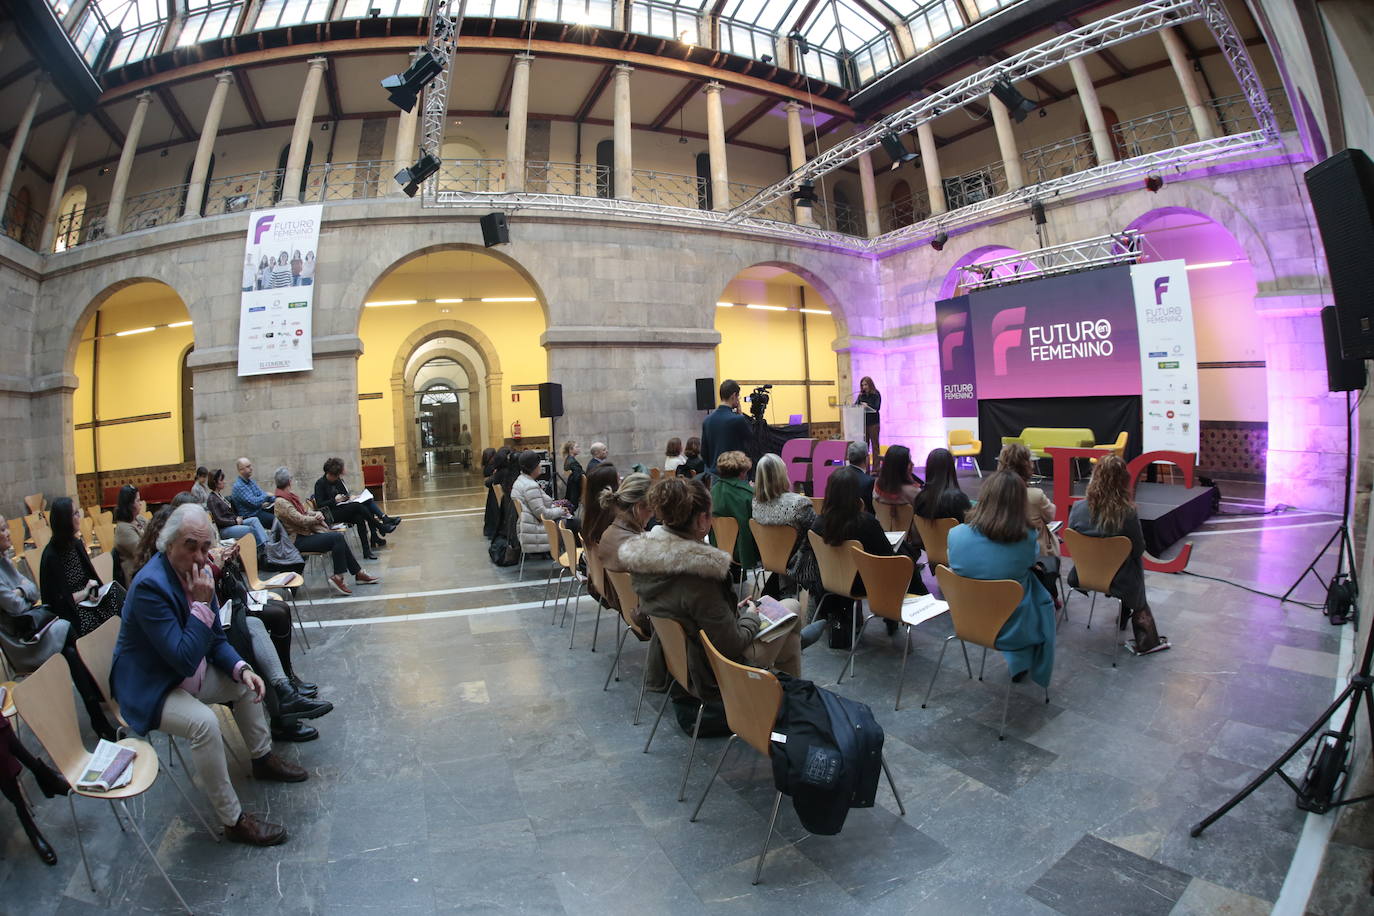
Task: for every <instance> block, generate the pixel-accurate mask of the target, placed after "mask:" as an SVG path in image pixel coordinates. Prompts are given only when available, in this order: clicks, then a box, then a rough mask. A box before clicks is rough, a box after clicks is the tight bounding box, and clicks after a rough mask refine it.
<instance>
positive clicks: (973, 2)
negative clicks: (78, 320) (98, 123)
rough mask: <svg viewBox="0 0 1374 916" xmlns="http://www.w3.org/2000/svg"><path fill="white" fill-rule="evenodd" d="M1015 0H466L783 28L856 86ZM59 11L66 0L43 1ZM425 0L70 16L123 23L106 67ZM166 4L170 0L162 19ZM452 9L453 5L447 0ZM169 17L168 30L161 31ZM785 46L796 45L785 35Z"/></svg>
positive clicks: (194, 0) (635, 23) (744, 45)
mask: <svg viewBox="0 0 1374 916" xmlns="http://www.w3.org/2000/svg"><path fill="white" fill-rule="evenodd" d="M1017 2H1019V0H676V2H674V0H626V2H625V3H624V4H623V12H624V19H623V20H622V21H620V22H617V21H616V12H617V10H616V7H615V5H614V4H613V3H612V2H611V0H468V4H467V15H468V16H491V17H496V18H502V19H507V18H509V19H515V18H523V19H529V20H533V21H542V22H566V23H571V24H573V25H581V26H589V27H596V28H623V29H625V30H627V31H630V32H635V33H639V34H642V35H653V36H656V37H660V38H667V39H669V40H672V41H680V42H682V43H683V44H687V45H703V46H711V45H714V46H717V47H719V48H720V49H722V50H725V51H729V52H731V53H733V54H738V55H740V56H743V57H750V58H753V59H755V60H763V59H764V58H768V59H769V60H773V61H777V60H785V59H786V58H785V53H784V52H785V51H786V49H787V47H788V42H789V36H791V35H792V34H794V33H795V34H799V35H800V36H801V37H802V38H804V39H805V41H806V43H807V45H808V51H807V53H806V54H804V55H801V56H800V58H799V59H794V69H798V70H800V71H802V72H804V73H805V74H807V75H808V76H810V77H813V78H815V79H821V80H825V81H826V82H830V83H835V84H837V85H841V86H846V87H848V88H850V89H857V88H859V87H860V86H863V85H864V84H866V83H868V82H870V81H872V80H873V79H876V78H877V77H879V76H881V75H882V74H883V73H886V72H887V71H888V70H891V69H892V68H893V67H895V66H897V65H898V64H899V63H901V61H902V60H903V59H904V58H905V57H906V56H907V54H909V53H911V52H912V51H914V53H916V54H919V53H921V52H922V51H924V50H926V49H927V48H929V47H931V46H933V45H935V44H938V43H939V42H940V41H942V40H944V39H945V38H947V37H949V36H950V35H952V34H954V33H955V32H957V31H959V30H960V29H962V28H964V27H965V26H967V25H969V24H970V23H972V22H976V21H977V20H978V19H980V18H983V17H985V16H988V15H991V14H992V13H995V12H997V11H999V10H1001V9H1005V8H1006V7H1008V6H1011V5H1013V4H1014V3H1017ZM48 3H49V5H51V6H52V7H53V8H54V11H55V13H56V14H57V15H58V16H59V17H60V16H62V15H63V14H64V13H65V12H66V10H67V9H69V8H70V5H71V4H70V2H69V0H48ZM427 5H428V4H427V3H426V2H425V0H340V2H332V3H331V2H330V0H262V2H261V3H259V4H257V5H256V8H255V14H254V16H253V18H252V21H243V19H244V17H243V15H242V12H243V8H244V0H170V2H169V0H90V4H89V6H88V7H87V9H86V11H85V12H84V13H83V14H82V15H81V16H80V17H78V19H77V21H76V22H74V23H72V24H71V34H72V39H73V41H74V42H75V43H76V46H77V50H78V51H80V52H81V54H82V56H83V57H85V59H86V61H87V62H88V63H92V64H93V63H94V62H95V61H96V60H97V58H98V57H99V55H100V51H101V47H102V46H103V45H104V44H105V41H106V37H107V36H108V35H110V33H111V32H112V31H114V30H115V29H118V30H119V34H118V37H117V43H116V46H115V48H114V52H113V54H112V56H111V57H110V62H109V65H108V66H109V67H111V68H114V67H121V66H124V65H125V64H128V63H132V62H134V61H138V60H142V59H143V58H145V57H148V56H150V55H152V54H157V53H159V52H160V51H164V50H168V48H169V46H175V47H185V46H187V45H191V44H195V43H197V42H201V41H209V40H212V39H215V38H220V37H223V36H225V35H229V34H232V33H233V32H234V30H235V29H242V30H243V31H256V30H260V29H273V28H279V27H282V26H290V25H299V24H302V23H311V22H323V21H325V20H326V19H328V18H330V17H331V16H332V17H333V18H335V19H354V18H361V17H364V16H367V15H369V13H370V12H371V10H373V9H376V10H378V12H379V13H380V15H381V16H383V17H387V16H420V15H424V10H425V8H426V7H427ZM169 7H171V8H173V9H175V10H176V15H175V18H174V20H173V21H172V22H170V23H169V21H168V19H167V18H166V16H167V12H168V9H169ZM454 7H455V10H456V7H457V4H456V3H455V4H454ZM169 28H170V32H171V34H173V35H174V36H175V37H174V39H172V40H170V44H169V39H168V34H169ZM793 47H794V48H795V47H796V44H795V43H793Z"/></svg>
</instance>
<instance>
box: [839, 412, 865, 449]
mask: <svg viewBox="0 0 1374 916" xmlns="http://www.w3.org/2000/svg"><path fill="white" fill-rule="evenodd" d="M865 413H867V411H866V410H865V409H864V407H863V405H858V406H849V407H841V408H840V437H841V438H842V439H848V440H849V441H850V442H863V441H864V414H865Z"/></svg>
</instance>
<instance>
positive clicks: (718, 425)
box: [701, 378, 754, 474]
mask: <svg viewBox="0 0 1374 916" xmlns="http://www.w3.org/2000/svg"><path fill="white" fill-rule="evenodd" d="M753 443H754V427H753V426H752V425H751V424H750V423H749V418H748V417H746V416H744V414H742V413H740V412H739V382H737V381H735V380H734V379H732V378H728V379H726V380H725V381H723V382H721V383H720V406H719V407H717V408H716V409H715V410H714V411H713V412H712V413H710V414H707V416H706V419H705V420H703V421H702V424H701V458H702V460H703V461H705V462H706V471H707V473H710V474H715V473H716V458H718V457H719V456H721V455H723V454H725V453H726V452H744V454H746V455H748V454H750V453H751V452H752V451H753Z"/></svg>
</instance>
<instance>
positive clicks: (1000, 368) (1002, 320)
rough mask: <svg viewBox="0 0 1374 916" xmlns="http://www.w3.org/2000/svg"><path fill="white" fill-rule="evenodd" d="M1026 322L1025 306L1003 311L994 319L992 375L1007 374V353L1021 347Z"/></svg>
mask: <svg viewBox="0 0 1374 916" xmlns="http://www.w3.org/2000/svg"><path fill="white" fill-rule="evenodd" d="M1025 321H1026V309H1025V307H1024V306H1021V307H1018V308H1011V309H1003V310H1002V311H1000V312H998V313H997V314H996V315H994V316H993V319H992V374H993V375H1006V374H1007V351H1008V350H1010V349H1011V348H1012V347H1019V346H1021V325H1023V324H1024V323H1025Z"/></svg>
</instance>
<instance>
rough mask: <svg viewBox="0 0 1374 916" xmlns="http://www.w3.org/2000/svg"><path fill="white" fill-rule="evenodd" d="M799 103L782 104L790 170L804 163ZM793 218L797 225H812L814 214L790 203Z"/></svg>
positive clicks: (794, 169) (809, 208) (803, 141)
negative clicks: (784, 113) (785, 114)
mask: <svg viewBox="0 0 1374 916" xmlns="http://www.w3.org/2000/svg"><path fill="white" fill-rule="evenodd" d="M801 109H802V107H801V103H800V102H796V101H792V102H788V103H787V104H786V105H784V106H783V110H784V111H786V112H787V164H788V167H789V168H790V169H791V170H792V171H794V172H795V171H796V170H797V169H799V168H801V167H802V166H804V165H806V137H805V135H803V134H802V124H801ZM792 213H793V220H794V221H795V222H796V223H797V225H799V226H814V225H815V224H816V214H815V213H813V212H812V208H811V207H803V206H801V205H800V204H793V205H792Z"/></svg>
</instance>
